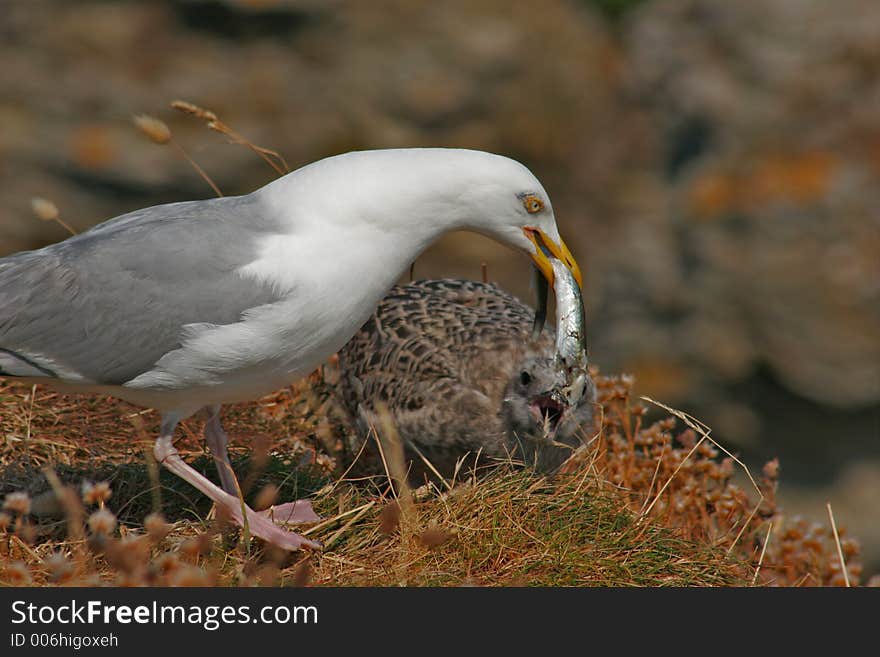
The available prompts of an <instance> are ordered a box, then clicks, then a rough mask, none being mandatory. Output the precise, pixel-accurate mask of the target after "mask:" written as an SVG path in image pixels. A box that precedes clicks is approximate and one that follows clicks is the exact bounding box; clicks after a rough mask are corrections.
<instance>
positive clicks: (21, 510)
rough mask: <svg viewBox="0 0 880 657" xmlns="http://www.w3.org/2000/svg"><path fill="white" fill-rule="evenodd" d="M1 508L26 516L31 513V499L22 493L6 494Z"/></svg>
mask: <svg viewBox="0 0 880 657" xmlns="http://www.w3.org/2000/svg"><path fill="white" fill-rule="evenodd" d="M3 508H4V509H8V510H9V511H12V512H13V513H18V514H20V515H23V516H26V515H27V514H29V513H30V512H31V498H30V496H29V495H28V494H27V493H25V492H23V491H19V492H16V493H7V494H6V499H5V500H3Z"/></svg>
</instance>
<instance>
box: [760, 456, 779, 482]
mask: <svg viewBox="0 0 880 657" xmlns="http://www.w3.org/2000/svg"><path fill="white" fill-rule="evenodd" d="M763 471H764V476H765V477H767V479H778V478H779V459H773V460H772V461H767V463H765V464H764V470H763Z"/></svg>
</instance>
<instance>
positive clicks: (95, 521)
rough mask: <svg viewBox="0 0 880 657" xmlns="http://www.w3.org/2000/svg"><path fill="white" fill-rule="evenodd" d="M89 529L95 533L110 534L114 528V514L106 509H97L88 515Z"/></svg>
mask: <svg viewBox="0 0 880 657" xmlns="http://www.w3.org/2000/svg"><path fill="white" fill-rule="evenodd" d="M89 529H91V530H92V532H93V533H95V534H105V535H106V534H111V533H113V530H114V529H116V516H114V515H113V514H112V513H111V512H110V511H109V510H108V509H99V510H97V511H95V512H94V513H93V514H92V515H90V516H89Z"/></svg>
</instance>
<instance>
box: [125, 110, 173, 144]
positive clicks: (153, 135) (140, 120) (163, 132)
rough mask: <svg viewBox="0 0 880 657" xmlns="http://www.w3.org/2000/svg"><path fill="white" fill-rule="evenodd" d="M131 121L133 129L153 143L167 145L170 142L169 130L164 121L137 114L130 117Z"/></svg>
mask: <svg viewBox="0 0 880 657" xmlns="http://www.w3.org/2000/svg"><path fill="white" fill-rule="evenodd" d="M132 121H133V122H134V125H135V127H136V128H137V129H138V130H140V131H141V132H142V133H144V134H145V135H146V136H147V137H148V138H149V139H150V140H151V141H153V142H154V143H156V144H167V143H168V142H169V141H171V130H170V129H169V128H168V126H167V125H166V124H165V122H164V121H161V120H159V119H157V118H155V117H153V116H149V115H147V114H138V115H136V116H134V117H132Z"/></svg>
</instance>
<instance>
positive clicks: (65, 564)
mask: <svg viewBox="0 0 880 657" xmlns="http://www.w3.org/2000/svg"><path fill="white" fill-rule="evenodd" d="M43 567H44V568H45V569H46V570H48V571H49V581H51V582H60V581H63V580H65V579H67V578H68V577H70V576H71V575H72V574H73V564H72V563H71V562H70V561H68V560H67V557H65V556H64V554H62V553H61V552H54V553H53V554H50V555H49V556H48V557H46V558H45V559H43Z"/></svg>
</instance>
